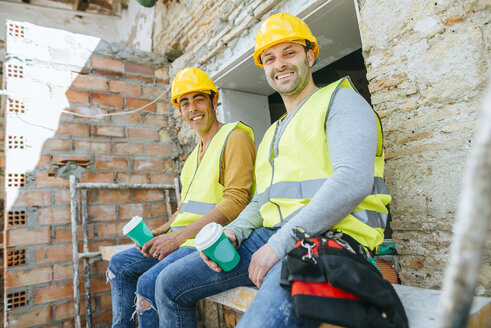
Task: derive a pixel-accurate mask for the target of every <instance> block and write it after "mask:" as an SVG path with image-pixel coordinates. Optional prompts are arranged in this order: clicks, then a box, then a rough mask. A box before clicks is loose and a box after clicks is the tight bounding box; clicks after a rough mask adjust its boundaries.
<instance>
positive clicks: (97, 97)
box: [91, 92, 124, 108]
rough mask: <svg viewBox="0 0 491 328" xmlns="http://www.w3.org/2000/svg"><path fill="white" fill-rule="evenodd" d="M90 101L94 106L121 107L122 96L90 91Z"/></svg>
mask: <svg viewBox="0 0 491 328" xmlns="http://www.w3.org/2000/svg"><path fill="white" fill-rule="evenodd" d="M91 103H92V105H96V106H105V107H113V108H123V103H124V98H123V96H119V95H111V94H106V93H96V92H92V94H91Z"/></svg>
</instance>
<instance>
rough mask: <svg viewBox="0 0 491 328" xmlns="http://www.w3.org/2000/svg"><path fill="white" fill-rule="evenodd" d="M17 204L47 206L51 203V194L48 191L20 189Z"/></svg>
mask: <svg viewBox="0 0 491 328" xmlns="http://www.w3.org/2000/svg"><path fill="white" fill-rule="evenodd" d="M14 205H15V206H46V205H51V195H50V193H49V192H46V191H36V190H22V189H21V190H19V195H18V196H17V199H16V200H15V203H14Z"/></svg>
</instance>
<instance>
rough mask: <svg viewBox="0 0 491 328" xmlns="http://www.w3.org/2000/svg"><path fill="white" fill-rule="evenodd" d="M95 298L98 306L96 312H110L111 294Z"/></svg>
mask: <svg viewBox="0 0 491 328" xmlns="http://www.w3.org/2000/svg"><path fill="white" fill-rule="evenodd" d="M95 298H96V302H97V304H98V308H97V310H99V311H101V310H110V309H111V308H112V301H111V294H105V295H101V296H96V297H95Z"/></svg>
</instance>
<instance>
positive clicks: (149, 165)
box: [133, 159, 164, 171]
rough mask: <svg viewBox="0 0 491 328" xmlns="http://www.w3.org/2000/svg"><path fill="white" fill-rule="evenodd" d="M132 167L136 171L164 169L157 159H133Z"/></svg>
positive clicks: (161, 162)
mask: <svg viewBox="0 0 491 328" xmlns="http://www.w3.org/2000/svg"><path fill="white" fill-rule="evenodd" d="M133 163H134V169H135V170H138V171H161V170H163V169H164V163H163V161H162V160H159V159H141V160H135V161H134V162H133Z"/></svg>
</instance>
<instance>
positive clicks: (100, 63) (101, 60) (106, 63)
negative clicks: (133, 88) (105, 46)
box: [90, 55, 123, 72]
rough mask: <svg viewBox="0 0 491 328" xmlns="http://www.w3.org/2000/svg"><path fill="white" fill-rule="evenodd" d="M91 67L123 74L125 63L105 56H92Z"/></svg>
mask: <svg viewBox="0 0 491 328" xmlns="http://www.w3.org/2000/svg"><path fill="white" fill-rule="evenodd" d="M90 65H91V66H92V68H100V69H104V70H109V71H116V72H122V71H123V63H122V62H121V61H119V60H116V59H113V58H110V57H104V56H99V55H96V56H92V57H91V58H90Z"/></svg>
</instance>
